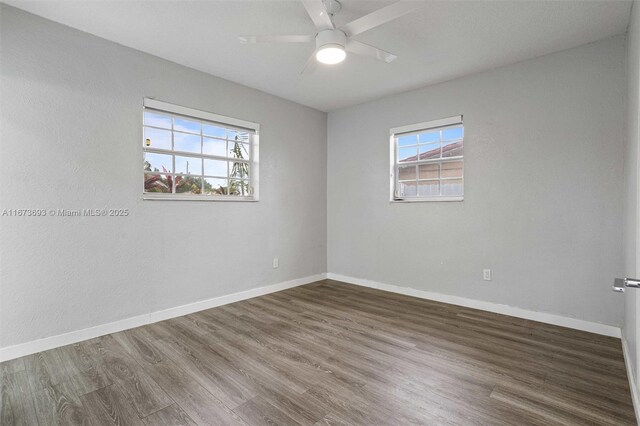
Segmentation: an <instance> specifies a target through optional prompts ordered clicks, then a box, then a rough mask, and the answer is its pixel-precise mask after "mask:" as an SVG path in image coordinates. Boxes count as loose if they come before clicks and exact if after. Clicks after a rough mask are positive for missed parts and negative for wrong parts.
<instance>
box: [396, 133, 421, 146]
mask: <svg viewBox="0 0 640 426" xmlns="http://www.w3.org/2000/svg"><path fill="white" fill-rule="evenodd" d="M417 141H418V139H417V135H408V136H400V137H399V138H398V146H409V145H415V144H416V143H417Z"/></svg>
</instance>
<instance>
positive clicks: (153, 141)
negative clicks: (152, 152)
mask: <svg viewBox="0 0 640 426" xmlns="http://www.w3.org/2000/svg"><path fill="white" fill-rule="evenodd" d="M143 139H144V140H143V141H142V143H143V145H144V146H145V147H149V148H157V149H167V150H170V149H171V130H160V129H152V128H151V127H145V128H144V138H143Z"/></svg>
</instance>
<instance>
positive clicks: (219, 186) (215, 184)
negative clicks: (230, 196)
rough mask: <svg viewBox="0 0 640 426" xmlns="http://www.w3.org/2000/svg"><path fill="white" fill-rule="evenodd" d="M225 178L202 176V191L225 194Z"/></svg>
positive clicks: (210, 193)
mask: <svg viewBox="0 0 640 426" xmlns="http://www.w3.org/2000/svg"><path fill="white" fill-rule="evenodd" d="M227 186H228V185H227V180H226V179H218V178H204V193H205V194H206V195H226V194H227Z"/></svg>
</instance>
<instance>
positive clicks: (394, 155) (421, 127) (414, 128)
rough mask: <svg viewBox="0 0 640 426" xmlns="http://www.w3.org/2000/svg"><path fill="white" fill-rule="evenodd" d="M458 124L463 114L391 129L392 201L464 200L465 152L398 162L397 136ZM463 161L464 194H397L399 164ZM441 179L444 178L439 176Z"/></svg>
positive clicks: (460, 123)
mask: <svg viewBox="0 0 640 426" xmlns="http://www.w3.org/2000/svg"><path fill="white" fill-rule="evenodd" d="M457 125H463V122H462V115H456V116H454V117H448V118H442V119H439V120H432V121H426V122H423V123H416V124H410V125H407V126H400V127H394V128H392V129H390V130H389V134H390V137H389V148H390V149H389V153H390V155H389V157H390V170H391V172H390V178H391V179H390V197H389V200H390V202H392V203H411V202H432V201H464V153H463V155H461V156H456V157H449V158H437V159H429V160H419V159H418V160H417V161H414V162H410V163H402V164H398V149H397V146H396V137H397V136H401V135H403V134H408V133H421V132H427V131H431V130H437V129H442V128H446V127H452V126H457ZM462 140H463V146H464V125H463V136H462ZM459 161H462V167H463V172H462V195H456V196H446V195H438V196H429V197H419V196H416V197H404V198H402V197H398V196H397V187H398V179H397V172H396V170H397V168H398V166H405V165H412V164H443V163H448V162H459ZM456 179H457V178H456ZM439 180H440V181H441V180H442V178H439Z"/></svg>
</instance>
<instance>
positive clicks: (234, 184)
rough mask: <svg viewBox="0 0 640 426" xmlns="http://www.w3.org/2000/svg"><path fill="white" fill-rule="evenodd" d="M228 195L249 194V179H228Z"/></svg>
mask: <svg viewBox="0 0 640 426" xmlns="http://www.w3.org/2000/svg"><path fill="white" fill-rule="evenodd" d="M229 195H241V196H245V195H249V181H248V180H246V179H242V180H240V179H231V180H229Z"/></svg>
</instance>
